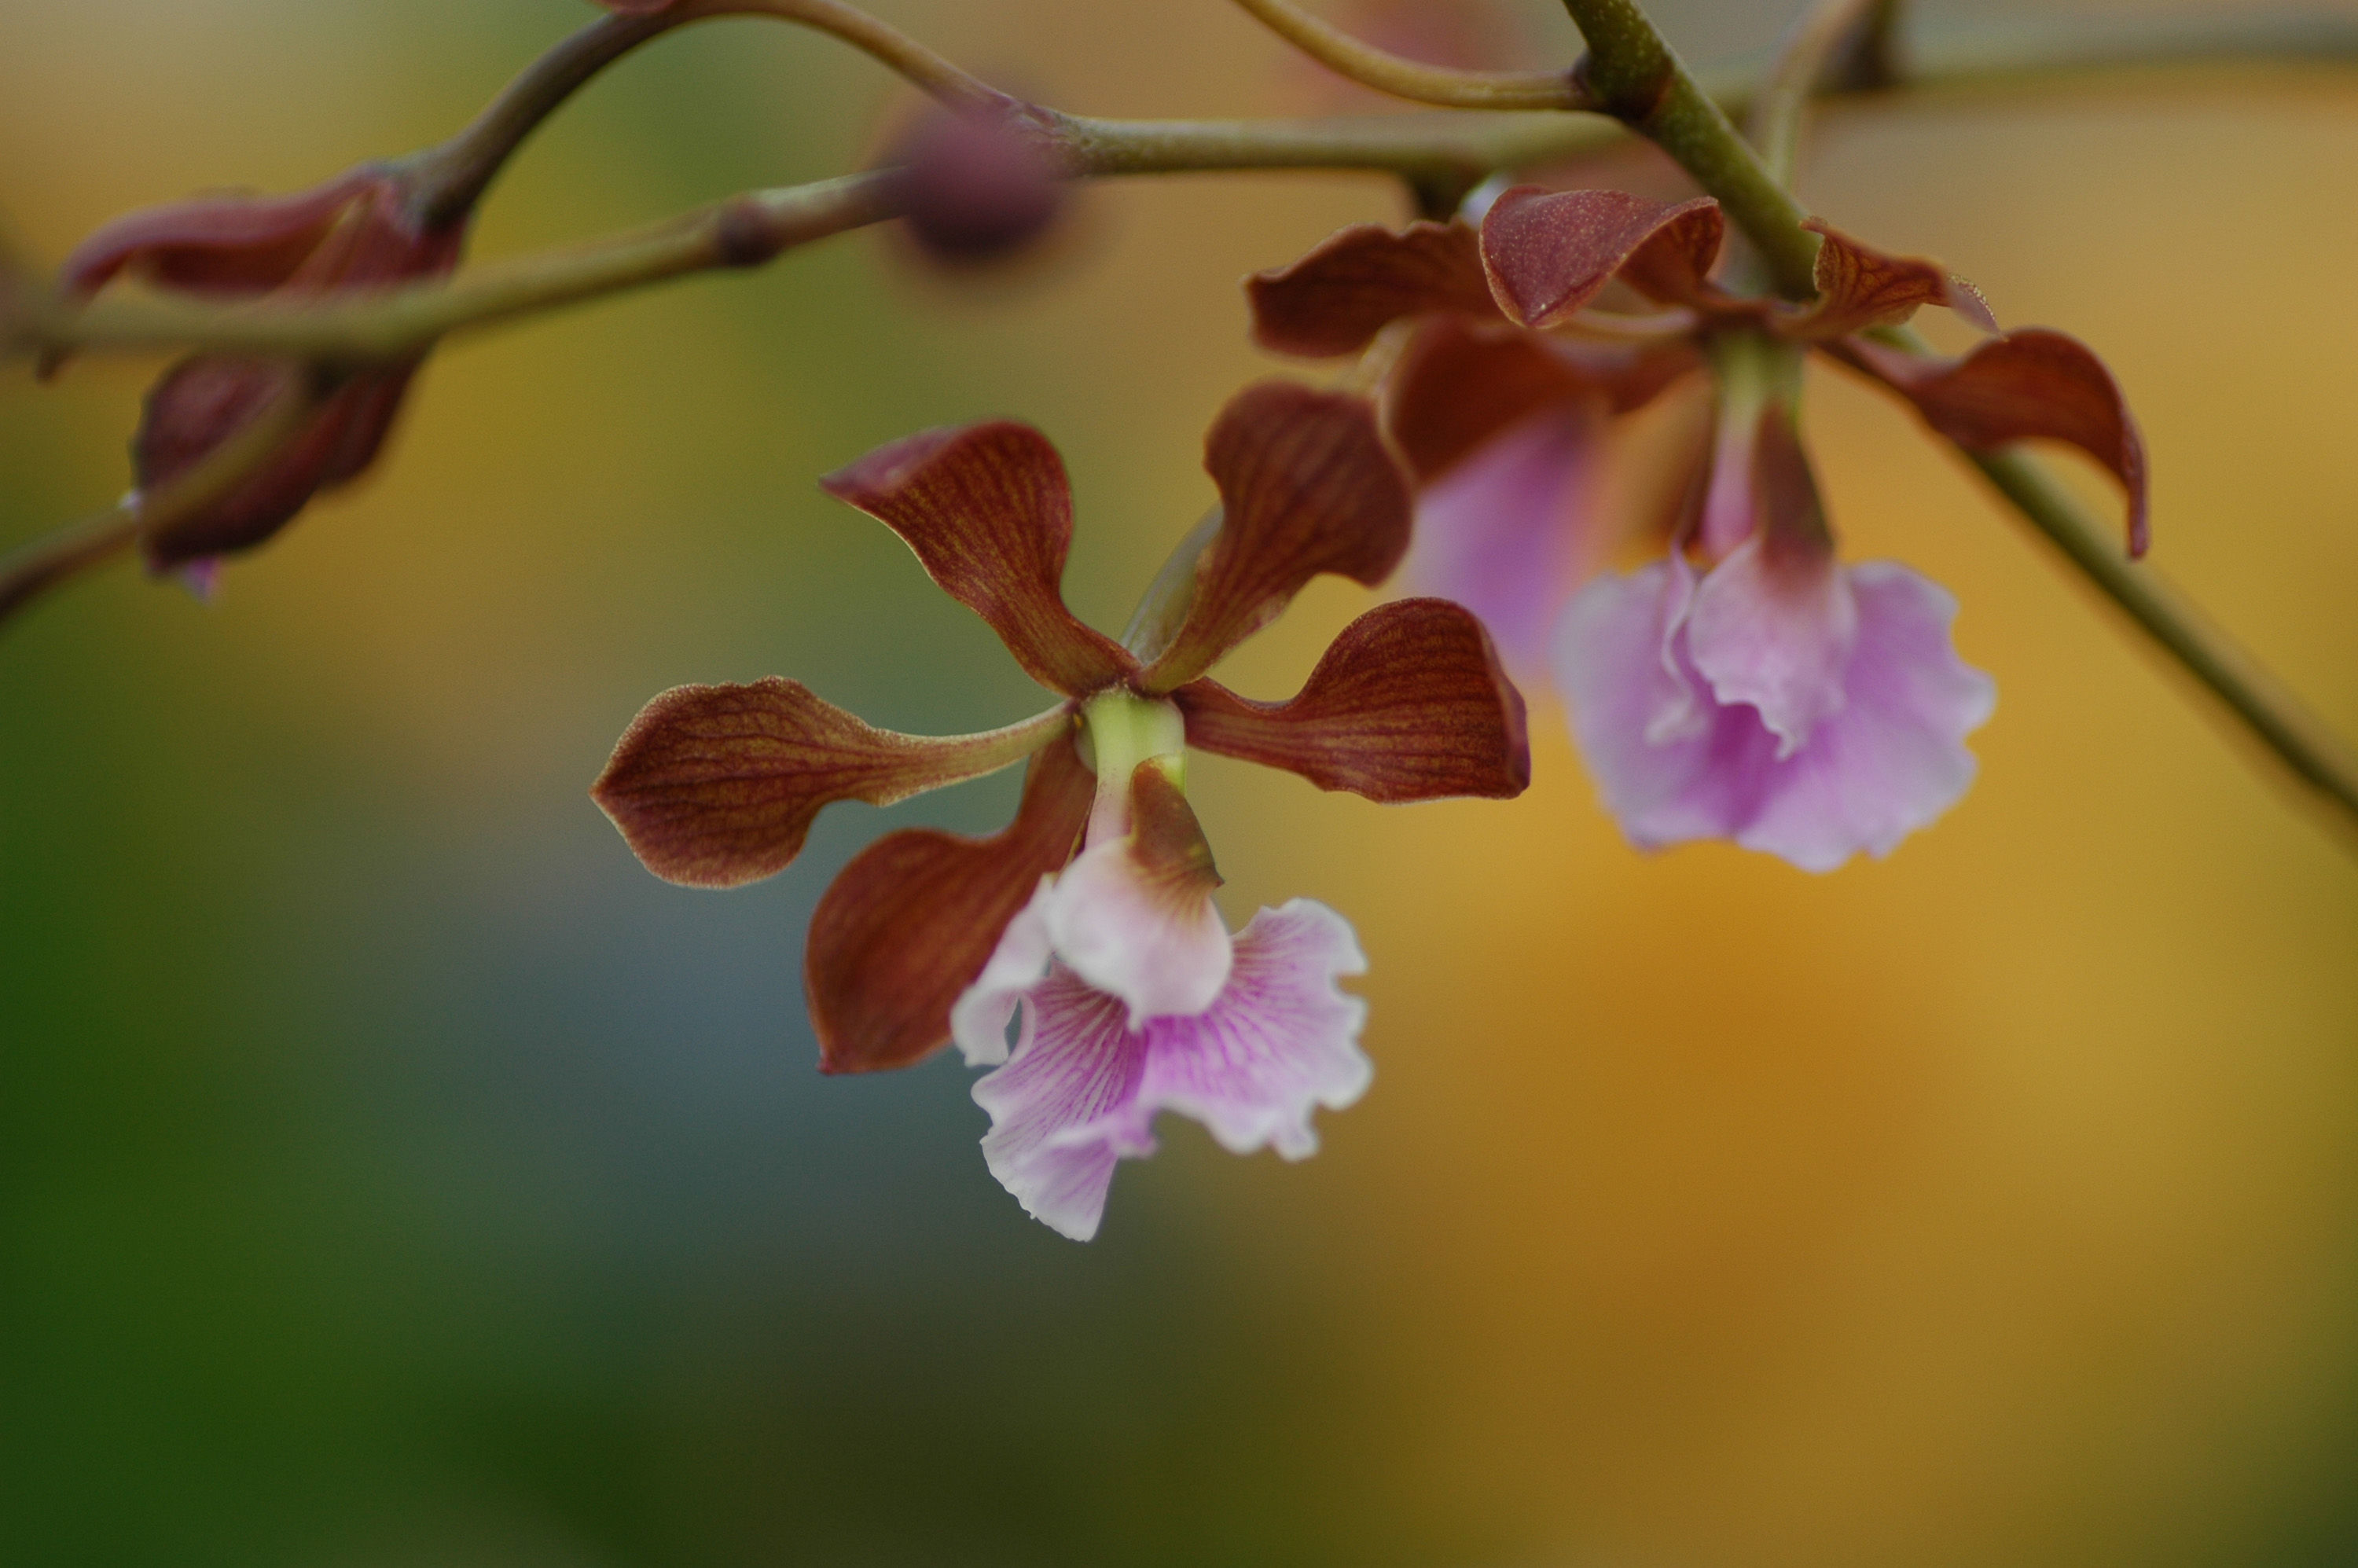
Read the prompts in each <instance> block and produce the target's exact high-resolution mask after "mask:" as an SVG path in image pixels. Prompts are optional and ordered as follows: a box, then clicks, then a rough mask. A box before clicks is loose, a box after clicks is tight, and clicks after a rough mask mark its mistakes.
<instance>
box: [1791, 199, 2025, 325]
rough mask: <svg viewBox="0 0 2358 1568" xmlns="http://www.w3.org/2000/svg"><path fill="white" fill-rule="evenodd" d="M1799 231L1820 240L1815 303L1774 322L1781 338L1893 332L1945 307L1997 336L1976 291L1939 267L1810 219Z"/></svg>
mask: <svg viewBox="0 0 2358 1568" xmlns="http://www.w3.org/2000/svg"><path fill="white" fill-rule="evenodd" d="M1801 227H1803V228H1805V229H1810V230H1813V231H1815V232H1817V233H1819V234H1821V235H1823V236H1824V242H1823V243H1822V244H1820V245H1819V247H1818V264H1817V283H1818V301H1817V303H1816V304H1815V305H1814V306H1812V307H1811V308H1808V309H1806V310H1803V311H1801V312H1800V313H1798V314H1796V315H1792V316H1790V317H1785V318H1781V319H1777V320H1776V325H1777V326H1778V327H1779V330H1781V331H1782V332H1783V333H1784V334H1785V335H1786V336H1788V337H1794V338H1801V339H1806V340H1811V341H1816V340H1821V339H1825V338H1839V337H1843V336H1844V335H1846V334H1848V333H1851V332H1863V331H1866V330H1867V329H1868V328H1870V327H1887V326H1895V325H1897V324H1898V323H1899V322H1902V321H1905V320H1907V319H1908V318H1909V317H1910V316H1913V315H1914V314H1915V313H1916V311H1917V310H1918V308H1920V307H1922V306H1926V305H1945V306H1947V307H1948V308H1950V309H1952V310H1953V311H1955V312H1956V313H1957V314H1958V315H1959V316H1962V317H1963V318H1964V319H1966V320H1967V321H1969V322H1971V323H1972V324H1973V325H1974V326H1975V327H1978V328H1979V329H1981V330H1983V331H1985V332H1995V331H1996V330H1997V318H1996V316H1994V315H1992V314H1991V313H1990V308H1989V301H1988V300H1987V299H1985V298H1984V297H1982V292H1981V290H1980V289H1978V288H1975V287H1974V286H1973V285H1972V284H1970V283H1967V282H1966V281H1965V280H1964V279H1963V278H1962V277H1959V276H1956V275H1955V274H1954V273H1952V272H1951V271H1949V270H1948V268H1946V267H1944V266H1942V265H1941V264H1940V263H1939V262H1936V261H1927V260H1926V259H1924V258H1923V257H1922V256H1895V255H1887V254H1884V253H1883V252H1881V251H1878V250H1876V249H1874V248H1873V247H1872V246H1869V245H1864V244H1861V243H1859V242H1858V241H1856V240H1854V239H1852V238H1851V237H1850V236H1849V235H1848V234H1845V233H1844V232H1841V231H1840V230H1838V229H1835V228H1833V227H1832V226H1831V225H1829V224H1826V223H1823V222H1820V221H1819V220H1817V219H1815V218H1812V219H1810V220H1809V221H1808V222H1805V223H1803V224H1802V225H1801Z"/></svg>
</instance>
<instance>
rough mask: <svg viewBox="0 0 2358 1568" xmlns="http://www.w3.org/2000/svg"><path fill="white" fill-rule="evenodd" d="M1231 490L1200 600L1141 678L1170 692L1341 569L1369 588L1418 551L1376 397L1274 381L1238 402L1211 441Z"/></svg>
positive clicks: (1202, 571)
mask: <svg viewBox="0 0 2358 1568" xmlns="http://www.w3.org/2000/svg"><path fill="white" fill-rule="evenodd" d="M1204 466H1205V467H1206V469H1208V470H1211V475H1212V479H1213V481H1214V482H1215V483H1217V485H1218V486H1219V487H1220V503H1221V507H1222V514H1223V521H1222V523H1221V524H1220V531H1219V533H1218V535H1216V536H1215V537H1214V539H1213V540H1212V544H1211V546H1210V547H1209V548H1208V549H1206V551H1205V552H1204V556H1203V558H1202V560H1201V561H1200V562H1198V563H1197V565H1196V568H1195V598H1194V599H1193V600H1191V601H1190V603H1189V604H1188V606H1187V617H1186V619H1185V620H1184V622H1181V624H1180V627H1179V631H1178V633H1177V635H1175V636H1174V637H1173V638H1172V640H1171V645H1170V647H1168V648H1166V649H1165V650H1163V654H1161V656H1159V657H1158V658H1156V659H1155V661H1154V663H1153V664H1152V665H1149V666H1147V669H1146V672H1145V674H1144V675H1143V676H1141V678H1140V680H1139V683H1138V684H1139V686H1140V687H1141V688H1142V689H1143V690H1146V691H1148V692H1165V691H1169V690H1170V689H1171V688H1172V687H1175V686H1179V685H1182V684H1183V683H1184V682H1186V681H1190V680H1193V679H1194V678H1195V676H1199V675H1201V674H1203V673H1204V671H1206V669H1208V668H1210V667H1211V665H1212V662H1213V661H1214V660H1216V659H1217V658H1218V657H1219V656H1220V655H1221V654H1225V653H1227V652H1228V650H1229V649H1230V648H1233V647H1235V646H1236V645H1237V644H1238V643H1240V642H1242V641H1244V639H1245V638H1247V637H1249V636H1250V635H1252V633H1255V632H1257V631H1259V630H1260V628H1261V627H1263V626H1266V625H1268V624H1269V622H1271V621H1272V620H1274V619H1275V618H1276V617H1277V615H1278V614H1279V612H1281V611H1283V610H1284V608H1285V607H1286V605H1287V603H1288V602H1289V601H1291V600H1293V596H1294V595H1295V594H1296V593H1299V592H1300V591H1301V590H1302V588H1303V584H1305V583H1307V582H1308V581H1309V580H1310V579H1312V578H1314V577H1316V576H1317V575H1319V574H1320V573H1321V572H1336V573H1339V574H1341V575H1342V576H1344V577H1347V578H1349V579H1352V580H1353V581H1355V582H1361V583H1365V584H1366V585H1367V586H1368V587H1369V588H1373V587H1374V586H1375V585H1376V584H1378V583H1379V582H1381V581H1383V580H1384V579H1386V578H1388V577H1390V575H1391V573H1392V568H1395V567H1397V566H1399V565H1400V561H1401V557H1402V556H1404V555H1406V554H1407V553H1408V543H1409V528H1410V523H1411V510H1410V503H1409V489H1408V480H1407V478H1406V476H1405V475H1403V474H1402V473H1401V470H1400V465H1399V463H1398V462H1396V461H1395V460H1393V458H1392V455H1391V453H1390V451H1389V450H1387V449H1385V446H1384V441H1383V438H1382V436H1380V435H1379V434H1378V432H1377V429H1376V411H1375V408H1374V406H1372V405H1370V404H1369V403H1368V401H1367V400H1366V399H1365V398H1360V397H1351V396H1347V395H1344V394H1342V393H1336V392H1318V391H1315V390H1314V389H1312V388H1310V387H1307V386H1303V385H1301V384H1298V383H1295V382H1290V381H1264V382H1260V383H1256V384H1254V385H1251V386H1249V387H1247V388H1245V389H1244V390H1243V391H1242V392H1240V393H1238V394H1237V395H1236V396H1234V397H1232V398H1230V399H1229V400H1228V406H1227V407H1225V408H1223V409H1221V410H1220V416H1219V418H1218V419H1217V420H1215V421H1214V422H1213V425H1212V428H1211V433H1210V434H1209V435H1207V436H1206V437H1205V438H1204Z"/></svg>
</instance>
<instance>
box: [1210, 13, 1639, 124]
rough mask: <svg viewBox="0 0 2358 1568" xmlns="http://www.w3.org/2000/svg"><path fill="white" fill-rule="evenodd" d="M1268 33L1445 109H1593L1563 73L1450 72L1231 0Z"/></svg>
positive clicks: (1374, 83) (1378, 85)
mask: <svg viewBox="0 0 2358 1568" xmlns="http://www.w3.org/2000/svg"><path fill="white" fill-rule="evenodd" d="M1237 4H1238V5H1241V6H1243V7H1244V8H1245V9H1246V10H1247V11H1249V12H1251V13H1252V15H1253V16H1254V17H1255V18H1256V19H1257V20H1259V21H1260V23H1261V24H1262V25H1263V26H1265V27H1268V28H1269V30H1270V31H1271V32H1273V33H1275V34H1277V35H1278V36H1279V37H1280V38H1283V39H1284V40H1285V41H1286V42H1287V43H1290V44H1292V45H1293V47H1294V48H1295V49H1300V50H1301V51H1302V52H1303V54H1306V55H1308V56H1309V57H1310V58H1311V59H1314V60H1316V61H1317V62H1318V63H1319V64H1321V65H1323V66H1325V67H1326V68H1327V69H1328V70H1333V71H1336V72H1337V73H1338V74H1340V75H1343V76H1347V77H1348V78H1350V79H1351V80H1352V81H1356V82H1357V83H1359V84H1360V85H1361V86H1362V87H1372V88H1374V89H1375V90H1376V91H1377V92H1389V93H1390V94H1391V95H1392V96H1393V97H1395V98H1406V99H1408V100H1410V101H1411V102H1412V103H1437V104H1440V105H1441V106H1442V107H1444V108H1449V109H1594V108H1595V107H1596V104H1595V102H1594V101H1593V100H1591V99H1590V97H1589V96H1588V94H1587V93H1585V92H1582V91H1581V89H1580V88H1579V86H1578V85H1577V84H1576V83H1574V81H1573V80H1572V76H1571V74H1570V73H1569V72H1566V71H1552V70H1451V69H1449V68H1448V67H1445V66H1438V65H1427V64H1425V63H1424V62H1423V61H1422V60H1413V59H1405V58H1403V57H1401V56H1400V55H1396V54H1391V53H1389V52H1387V51H1386V50H1383V49H1377V48H1376V47H1375V46H1373V45H1372V44H1367V43H1362V42H1361V41H1360V40H1358V39H1357V38H1353V37H1351V35H1350V34H1348V33H1346V32H1344V31H1343V30H1342V29H1341V28H1339V27H1334V26H1333V25H1331V24H1329V23H1326V22H1322V21H1320V20H1319V19H1318V18H1317V17H1315V16H1311V15H1309V14H1308V13H1306V12H1303V11H1301V10H1298V9H1296V8H1295V7H1294V6H1293V5H1291V4H1289V3H1288V0H1237Z"/></svg>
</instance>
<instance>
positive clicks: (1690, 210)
mask: <svg viewBox="0 0 2358 1568" xmlns="http://www.w3.org/2000/svg"><path fill="white" fill-rule="evenodd" d="M1722 230H1723V224H1722V222H1721V219H1720V215H1719V203H1718V202H1716V201H1714V200H1712V199H1711V198H1710V197H1708V196H1698V197H1696V198H1694V199H1693V200H1689V201H1676V202H1663V201H1649V200H1646V199H1645V198H1644V197H1642V196H1631V195H1629V194H1628V192H1626V191H1620V190H1558V191H1549V190H1543V189H1541V188H1540V187H1538V186H1536V185H1519V186H1517V187H1516V188H1515V189H1512V190H1509V191H1508V192H1507V193H1506V194H1505V195H1503V196H1501V197H1499V198H1498V200H1497V201H1496V202H1494V203H1492V205H1491V208H1490V211H1489V215H1488V216H1487V217H1486V218H1484V219H1483V220H1482V265H1483V268H1484V269H1485V270H1486V271H1487V273H1488V274H1489V277H1490V292H1491V294H1492V295H1493V296H1495V297H1497V299H1498V308H1500V309H1502V310H1504V311H1505V312H1506V313H1507V316H1508V318H1509V319H1511V320H1513V321H1516V322H1518V323H1520V325H1522V326H1526V327H1545V326H1548V325H1550V324H1552V323H1553V322H1555V321H1557V320H1560V319H1563V317H1566V316H1569V315H1571V314H1572V313H1573V312H1574V311H1575V310H1577V309H1579V308H1581V307H1582V306H1584V305H1585V304H1587V303H1588V302H1589V301H1590V300H1591V299H1594V298H1595V297H1596V295H1597V294H1598V292H1599V291H1600V290H1602V289H1603V288H1604V287H1605V286H1606V284H1608V283H1610V282H1612V281H1613V279H1614V278H1615V277H1619V278H1620V279H1621V280H1622V281H1623V282H1624V283H1627V284H1628V285H1629V287H1632V288H1635V289H1636V290H1637V291H1638V292H1639V293H1640V294H1643V295H1644V296H1646V297H1648V298H1650V299H1658V300H1660V301H1662V302H1664V303H1665V304H1671V305H1683V304H1688V303H1691V302H1693V301H1695V300H1698V299H1703V298H1706V297H1709V295H1710V294H1711V292H1712V290H1711V286H1710V285H1709V284H1708V283H1707V282H1706V281H1705V279H1706V278H1707V277H1708V276H1709V275H1710V272H1711V264H1712V262H1713V261H1714V259H1715V258H1716V257H1717V256H1718V254H1719V242H1720V236H1721V233H1722Z"/></svg>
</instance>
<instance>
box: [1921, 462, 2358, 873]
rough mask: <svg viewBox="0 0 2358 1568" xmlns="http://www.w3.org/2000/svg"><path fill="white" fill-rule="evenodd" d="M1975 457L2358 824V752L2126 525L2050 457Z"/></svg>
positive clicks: (2110, 593)
mask: <svg viewBox="0 0 2358 1568" xmlns="http://www.w3.org/2000/svg"><path fill="white" fill-rule="evenodd" d="M1965 456H1966V458H1967V460H1970V461H1971V462H1972V463H1973V465H1974V467H1975V468H1977V469H1979V470H1981V471H1982V476H1983V477H1984V478H1985V479H1986V480H1988V481H1989V482H1990V484H1991V485H1992V487H1994V488H1995V489H1996V491H1997V492H1998V493H1999V494H2000V495H2003V496H2004V497H2006V500H2007V502H2009V503H2011V504H2012V505H2013V507H2014V509H2015V510H2016V511H2017V512H2019V513H2020V514H2022V516H2023V518H2024V520H2025V521H2027V522H2028V523H2029V524H2030V525H2031V526H2032V527H2033V528H2036V529H2037V530H2038V531H2039V534H2041V535H2043V536H2045V538H2046V539H2047V541H2048V542H2049V543H2050V544H2051V545H2053V546H2055V547H2056V548H2057V549H2059V550H2061V551H2062V552H2063V556H2064V558H2065V559H2067V560H2069V561H2070V562H2071V565H2072V566H2074V567H2076V568H2079V570H2080V572H2081V574H2082V576H2084V577H2085V578H2087V579H2088V580H2089V581H2090V582H2092V583H2093V584H2094V585H2095V587H2096V589H2098V590H2099V591H2100V592H2102V593H2103V594H2104V597H2105V598H2107V599H2109V600H2112V601H2113V602H2114V603H2115V605H2117V606H2119V607H2120V610H2121V611H2122V612H2123V613H2124V614H2125V615H2126V616H2127V617H2128V618H2129V620H2130V621H2131V622H2134V623H2135V624H2136V628H2137V629H2138V630H2139V631H2141V632H2143V633H2145V634H2146V635H2147V637H2149V638H2151V639H2152V640H2153V642H2154V643H2155V644H2156V645H2157V646H2158V647H2159V648H2160V649H2161V650H2162V652H2164V653H2166V654H2169V656H2170V657H2171V658H2173V659H2176V660H2177V661H2178V662H2179V664H2180V665H2182V666H2183V667H2184V668H2185V669H2186V671H2187V673H2188V674H2190V675H2191V676H2193V677H2194V678H2195V679H2196V680H2198V681H2200V682H2201V684H2202V685H2203V686H2204V687H2208V688H2209V689H2210V691H2211V693H2212V696H2214V697H2217V698H2218V699H2219V700H2220V701H2221V702H2223V703H2224V704H2225V705H2226V707H2227V709H2228V711H2229V712H2231V713H2232V714H2234V717H2235V718H2236V719H2240V720H2241V721H2242V722H2243V724H2244V728H2245V729H2247V730H2250V731H2251V733H2252V735H2253V737H2254V738H2255V739H2256V740H2257V741H2259V742H2260V743H2261V744H2262V745H2263V746H2266V748H2267V749H2268V750H2269V751H2270V752H2274V753H2275V754H2276V755H2277V758H2278V759H2279V760H2280V761H2282V762H2283V763H2284V764H2285V766H2287V767H2288V768H2289V769H2291V770H2292V772H2293V773H2294V775H2295V776H2296V777H2298V778H2299V780H2300V781H2301V782H2302V783H2303V784H2308V785H2309V787H2310V788H2312V789H2314V790H2316V791H2317V792H2318V794H2319V795H2321V796H2323V797H2324V799H2325V800H2326V801H2327V802H2328V803H2329V804H2331V805H2332V806H2338V807H2339V808H2340V809H2341V811H2342V814H2343V816H2345V817H2346V819H2347V821H2348V823H2349V824H2350V825H2353V826H2358V758H2353V756H2352V755H2351V753H2350V751H2349V749H2348V748H2347V747H2346V746H2344V745H2343V744H2342V741H2340V740H2339V739H2338V738H2337V737H2336V736H2335V735H2334V734H2333V733H2332V731H2331V730H2328V729H2327V728H2326V727H2325V725H2324V724H2323V723H2322V722H2320V720H2319V719H2317V718H2316V716H2315V715H2313V714H2311V713H2309V711H2308V710H2307V709H2306V708H2304V707H2302V705H2301V703H2300V702H2299V699H2298V698H2296V697H2293V696H2292V694H2291V693H2289V692H2288V691H2286V690H2285V689H2284V687H2282V685H2280V684H2279V683H2278V682H2277V680H2276V678H2275V677H2274V676H2271V675H2269V674H2268V673H2267V671H2266V670H2265V669H2264V668H2262V667H2261V666H2260V665H2258V664H2257V663H2256V662H2255V661H2254V660H2253V659H2252V658H2251V657H2250V655H2248V654H2245V653H2244V651H2243V650H2242V649H2241V648H2239V647H2237V646H2236V645H2235V643H2234V641H2233V640H2231V639H2230V638H2229V637H2228V636H2227V634H2226V633H2223V632H2222V631H2220V630H2219V629H2218V628H2217V627H2215V626H2212V624H2210V622H2208V621H2207V620H2206V619H2205V618H2204V616H2203V615H2202V613H2201V611H2198V610H2196V609H2195V608H2194V607H2193V606H2192V605H2190V604H2188V603H2187V602H2186V601H2185V600H2182V599H2180V597H2179V596H2178V595H2177V593H2176V592H2174V591H2173V590H2172V589H2171V588H2170V586H2169V582H2168V581H2167V580H2166V579H2163V578H2161V577H2160V576H2158V574H2157V573H2156V572H2155V571H2154V569H2153V568H2151V567H2149V566H2143V565H2139V564H2138V563H2136V562H2134V561H2131V560H2129V559H2128V558H2127V557H2125V556H2123V555H2122V554H2121V551H2120V546H2119V544H2118V541H2117V538H2116V534H2117V530H2115V529H2114V528H2112V527H2110V526H2108V525H2107V524H2105V523H2104V521H2103V520H2102V519H2100V518H2097V517H2093V516H2091V515H2090V514H2089V512H2088V510H2087V508H2086V507H2084V506H2082V504H2081V503H2079V501H2078V500H2077V499H2076V498H2074V497H2073V496H2072V494H2071V492H2069V491H2067V490H2065V489H2064V488H2063V486H2062V485H2061V483H2060V482H2059V481H2057V480H2056V478H2055V476H2054V475H2053V474H2052V473H2050V471H2049V470H2048V469H2047V467H2046V465H2044V464H2043V463H2041V462H2039V460H2037V459H2036V458H2033V457H2032V456H2031V455H2030V454H2029V453H2028V452H2026V451H2023V450H2021V449H2018V448H2006V449H2000V450H1998V451H1995V452H1968V453H1966V454H1965Z"/></svg>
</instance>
